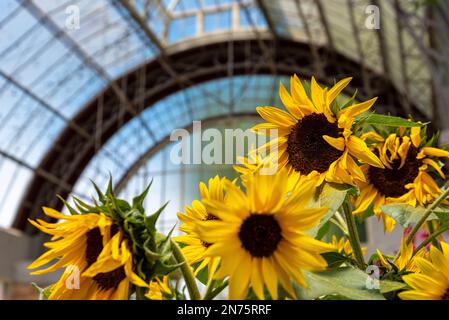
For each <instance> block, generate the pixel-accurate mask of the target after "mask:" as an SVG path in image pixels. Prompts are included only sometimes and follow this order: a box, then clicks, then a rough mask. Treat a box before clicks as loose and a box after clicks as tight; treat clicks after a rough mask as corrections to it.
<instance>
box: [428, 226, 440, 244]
mask: <svg viewBox="0 0 449 320" xmlns="http://www.w3.org/2000/svg"><path fill="white" fill-rule="evenodd" d="M427 228H428V229H429V237H430V235H431V234H433V233H435V228H434V226H433V221H427ZM432 244H433V245H434V246H435V247H437V248H438V249H441V246H440V243H439V242H438V240H437V239H436V238H432Z"/></svg>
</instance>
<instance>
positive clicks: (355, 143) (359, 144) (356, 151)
mask: <svg viewBox="0 0 449 320" xmlns="http://www.w3.org/2000/svg"><path fill="white" fill-rule="evenodd" d="M346 146H347V147H348V150H349V153H350V154H351V155H353V156H354V157H356V158H357V159H359V160H362V161H363V162H365V163H367V164H369V165H371V166H373V167H378V168H385V167H384V165H383V164H382V162H381V161H380V160H379V158H378V157H377V156H376V155H375V154H374V153H373V152H372V151H371V150H370V149H368V147H367V146H366V143H365V141H363V140H362V139H360V138H358V137H356V136H350V137H349V139H348V141H347V143H346Z"/></svg>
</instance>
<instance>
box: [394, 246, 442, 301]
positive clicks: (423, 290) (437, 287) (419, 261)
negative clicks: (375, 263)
mask: <svg viewBox="0 0 449 320" xmlns="http://www.w3.org/2000/svg"><path fill="white" fill-rule="evenodd" d="M441 247H442V251H440V250H438V249H437V248H435V247H434V246H432V247H430V252H429V260H427V259H423V258H420V257H418V258H416V261H415V264H416V266H417V272H416V273H412V274H408V275H405V276H403V277H402V279H403V280H404V281H405V283H407V284H408V285H409V286H410V287H411V288H412V290H407V291H403V292H401V293H399V298H401V299H403V300H449V245H448V244H447V243H444V242H441Z"/></svg>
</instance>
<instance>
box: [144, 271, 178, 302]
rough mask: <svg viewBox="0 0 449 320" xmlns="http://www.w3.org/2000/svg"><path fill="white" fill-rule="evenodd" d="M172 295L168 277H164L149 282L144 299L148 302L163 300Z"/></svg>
mask: <svg viewBox="0 0 449 320" xmlns="http://www.w3.org/2000/svg"><path fill="white" fill-rule="evenodd" d="M172 294H173V293H172V291H171V289H170V284H169V279H168V276H164V277H163V278H162V280H161V279H160V278H158V277H156V278H154V279H152V280H151V282H150V285H149V288H148V293H147V294H145V297H147V298H148V299H150V300H164V298H165V296H171V295H172Z"/></svg>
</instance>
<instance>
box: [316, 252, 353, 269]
mask: <svg viewBox="0 0 449 320" xmlns="http://www.w3.org/2000/svg"><path fill="white" fill-rule="evenodd" d="M321 255H322V256H323V258H324V259H326V262H327V266H328V268H338V267H339V266H341V265H342V264H343V263H345V262H347V261H348V258H347V257H345V256H344V255H342V254H341V253H338V252H326V253H323V254H321Z"/></svg>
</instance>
